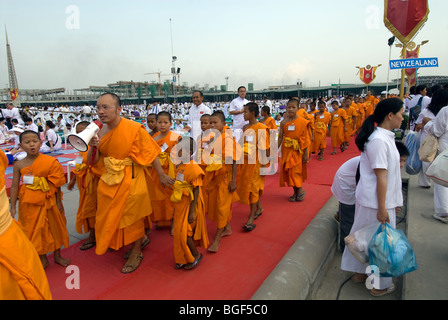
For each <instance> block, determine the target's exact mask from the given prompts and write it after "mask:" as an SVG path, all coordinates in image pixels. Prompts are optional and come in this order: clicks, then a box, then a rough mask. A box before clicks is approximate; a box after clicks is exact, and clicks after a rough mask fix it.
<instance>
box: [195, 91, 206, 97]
mask: <svg viewBox="0 0 448 320" xmlns="http://www.w3.org/2000/svg"><path fill="white" fill-rule="evenodd" d="M195 92H199V94H200V96H201V97H202V98H203V97H204V94H203V93H202V91H201V90H194V91H193V93H195Z"/></svg>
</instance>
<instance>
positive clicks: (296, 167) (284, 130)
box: [278, 99, 311, 202]
mask: <svg viewBox="0 0 448 320" xmlns="http://www.w3.org/2000/svg"><path fill="white" fill-rule="evenodd" d="M297 111H299V101H298V100H296V99H291V100H289V101H288V104H287V106H286V114H285V119H284V120H283V121H282V122H281V123H280V131H279V137H278V146H279V147H280V145H281V146H282V149H281V153H282V156H281V161H280V187H284V186H285V184H286V185H287V186H288V187H293V190H294V194H293V195H292V196H291V197H290V198H289V201H290V202H295V201H303V200H304V199H305V191H304V190H303V188H302V184H303V182H304V181H305V180H306V178H307V170H306V164H307V162H308V160H309V152H308V151H309V147H310V146H311V128H310V122H309V121H308V120H306V119H305V118H304V117H301V116H298V115H297Z"/></svg>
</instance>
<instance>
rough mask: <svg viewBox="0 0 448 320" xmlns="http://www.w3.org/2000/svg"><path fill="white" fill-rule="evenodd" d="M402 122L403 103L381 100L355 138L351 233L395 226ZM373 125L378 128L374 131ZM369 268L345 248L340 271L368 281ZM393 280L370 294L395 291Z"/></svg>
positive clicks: (379, 284) (377, 283)
mask: <svg viewBox="0 0 448 320" xmlns="http://www.w3.org/2000/svg"><path fill="white" fill-rule="evenodd" d="M402 121H403V102H402V101H401V100H400V99H397V98H391V99H385V100H382V101H381V102H380V103H378V105H377V106H376V108H375V111H374V113H373V114H372V115H371V116H370V117H368V118H367V119H366V120H365V121H364V124H363V126H362V127H361V129H360V131H359V133H358V136H357V137H356V140H355V142H356V145H357V146H358V149H359V150H360V151H361V152H362V153H361V159H360V180H359V183H358V186H357V188H356V209H355V219H354V222H353V226H352V229H351V233H354V232H355V231H357V230H359V229H361V228H363V227H365V226H367V225H369V224H372V223H374V222H376V221H379V222H381V223H382V224H384V223H386V222H387V223H389V224H390V225H391V226H392V227H393V228H395V224H396V216H395V210H396V208H398V207H401V206H402V205H403V195H402V191H401V189H402V182H401V171H400V154H399V152H398V150H397V147H396V145H395V134H394V133H393V132H392V130H393V129H396V128H400V126H401V122H402ZM375 124H377V126H376V127H375ZM367 267H368V264H364V263H361V262H359V261H358V260H357V259H356V258H355V257H354V256H353V255H352V254H351V252H350V251H349V250H348V248H347V247H346V248H345V250H344V253H343V255H342V261H341V269H342V270H346V271H351V272H355V275H354V276H353V278H352V279H353V280H354V281H355V282H363V281H365V280H366V279H367V275H366V273H367V272H368V270H367ZM394 289H395V288H394V285H393V283H392V278H385V277H380V278H379V281H374V284H373V288H372V289H371V290H370V293H371V294H372V295H373V296H376V297H377V296H383V295H385V294H388V293H391V292H393V291H394Z"/></svg>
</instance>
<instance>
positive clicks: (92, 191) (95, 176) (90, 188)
mask: <svg viewBox="0 0 448 320" xmlns="http://www.w3.org/2000/svg"><path fill="white" fill-rule="evenodd" d="M79 156H80V157H82V164H76V165H75V169H74V170H73V174H75V175H76V184H77V185H78V190H79V204H78V211H77V213H76V225H75V227H76V232H78V233H80V234H82V233H87V232H89V231H90V229H92V228H94V227H95V216H96V209H97V188H98V182H99V179H100V176H101V171H100V170H99V168H98V166H96V165H95V166H94V165H92V163H91V159H87V151H86V152H80V153H79Z"/></svg>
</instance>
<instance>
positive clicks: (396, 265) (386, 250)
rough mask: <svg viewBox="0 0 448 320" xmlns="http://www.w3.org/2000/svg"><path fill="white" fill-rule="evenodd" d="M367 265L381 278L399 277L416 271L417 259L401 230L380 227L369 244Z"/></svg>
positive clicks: (387, 226) (388, 226) (386, 225)
mask: <svg viewBox="0 0 448 320" xmlns="http://www.w3.org/2000/svg"><path fill="white" fill-rule="evenodd" d="M369 264H370V265H373V266H377V267H378V269H379V273H380V276H381V277H399V276H401V275H403V274H405V273H408V272H411V271H414V270H416V269H417V259H416V257H415V253H414V250H413V249H412V247H411V245H410V244H409V241H408V239H407V238H406V236H405V234H404V232H403V231H402V230H397V229H394V228H392V227H391V226H390V225H389V224H388V223H386V224H385V225H383V224H382V225H380V226H379V228H378V230H377V231H376V233H375V234H374V236H373V238H372V240H370V243H369Z"/></svg>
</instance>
